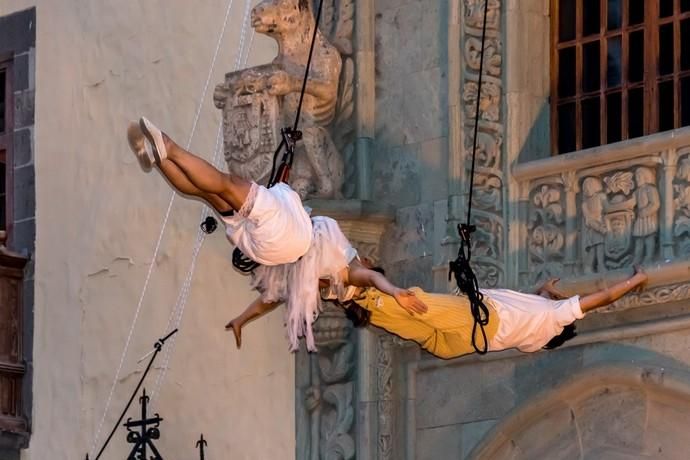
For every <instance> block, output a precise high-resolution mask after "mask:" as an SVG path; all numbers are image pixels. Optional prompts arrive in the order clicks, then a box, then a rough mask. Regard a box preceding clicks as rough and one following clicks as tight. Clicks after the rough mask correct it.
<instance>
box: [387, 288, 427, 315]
mask: <svg viewBox="0 0 690 460" xmlns="http://www.w3.org/2000/svg"><path fill="white" fill-rule="evenodd" d="M393 297H395V301H396V302H398V305H400V306H401V307H402V308H403V309H404V310H405V311H406V312H408V313H409V314H411V315H414V314H415V313H419V314H422V313H426V312H427V311H428V310H429V307H427V306H426V304H425V303H424V302H422V301H421V300H419V298H417V296H416V295H415V293H414V291H412V290H410V289H398V290H397V291H395V293H394V294H393Z"/></svg>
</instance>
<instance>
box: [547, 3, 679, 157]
mask: <svg viewBox="0 0 690 460" xmlns="http://www.w3.org/2000/svg"><path fill="white" fill-rule="evenodd" d="M660 5H661V0H645V12H644V20H643V22H642V23H640V24H636V25H633V26H630V25H628V21H629V8H628V1H626V0H622V1H621V6H622V12H621V19H622V22H621V26H620V28H618V29H615V30H608V24H607V21H608V1H607V0H599V32H598V33H597V34H592V35H588V36H586V37H583V31H582V15H583V0H576V3H575V10H576V14H575V38H574V39H572V40H568V41H564V42H562V43H561V42H559V19H560V18H559V8H560V0H551V46H550V50H551V98H550V106H551V149H552V152H553V153H554V154H559V153H560V152H559V144H558V142H559V139H558V107H559V106H560V105H561V104H563V103H569V102H574V103H575V126H574V127H573V129H574V130H575V150H573V151H578V150H581V149H582V148H583V145H582V141H583V135H582V101H583V100H584V99H586V98H589V97H595V96H596V95H598V96H599V111H600V112H599V113H600V117H599V136H600V138H599V145H606V144H608V143H610V142H608V141H607V140H608V132H607V131H608V125H607V122H608V117H607V110H608V106H607V102H606V98H607V96H608V95H609V94H613V93H620V94H621V117H622V120H621V128H620V129H621V136H620V137H621V140H627V139H630V137H629V136H630V131H629V128H630V127H629V124H628V100H629V99H628V98H629V95H628V94H629V91H630V90H632V89H636V88H643V97H644V101H643V110H644V114H643V134H642V135H643V136H646V135H649V134H653V133H656V132H659V101H658V98H659V94H658V85H659V84H660V83H662V82H665V81H673V82H674V91H673V97H674V107H673V109H674V110H673V127H674V129H675V128H679V127H680V126H681V107H680V103H681V94H680V91H681V89H680V80H681V79H682V78H688V77H690V69H687V70H681V68H680V67H681V28H680V23H681V21H683V20H686V19H690V11H687V12H684V13H682V12H681V0H674V5H673V14H672V15H671V16H668V17H665V18H661V17H660ZM668 23H674V35H673V42H674V55H673V72H672V73H671V74H668V75H664V76H661V75H660V71H659V57H660V53H659V49H660V40H659V27H660V26H662V25H664V24H668ZM639 30H644V44H643V46H644V52H645V56H644V63H643V67H644V69H643V79H642V82H632V83H631V82H629V74H628V67H629V62H628V60H629V59H628V58H629V56H628V49H629V37H630V34H631V33H633V32H635V31H639ZM616 36H620V37H621V83H620V85H619V86H616V87H614V88H611V89H609V88H608V86H607V84H608V82H607V67H608V60H607V59H608V48H607V46H608V39H609V38H611V37H616ZM594 42H598V43H599V44H600V46H599V50H600V53H599V87H598V88H597V89H596V90H595V91H591V92H587V93H585V92H583V89H582V82H583V46H584V45H586V44H588V43H594ZM573 46H574V47H575V60H576V63H575V71H576V75H575V94H574V95H573V96H570V97H566V98H559V97H558V83H559V60H558V58H559V51H560V50H561V49H564V48H570V47H573ZM688 46H690V45H688ZM564 153H568V152H564Z"/></svg>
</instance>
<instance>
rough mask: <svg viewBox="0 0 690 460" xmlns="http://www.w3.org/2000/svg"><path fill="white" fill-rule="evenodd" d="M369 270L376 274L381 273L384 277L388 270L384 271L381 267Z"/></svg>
mask: <svg viewBox="0 0 690 460" xmlns="http://www.w3.org/2000/svg"><path fill="white" fill-rule="evenodd" d="M369 270H372V271H375V272H379V273H381V274H382V275H385V274H386V270H384V269H383V268H381V267H371V268H370V269H369Z"/></svg>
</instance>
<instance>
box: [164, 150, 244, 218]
mask: <svg viewBox="0 0 690 460" xmlns="http://www.w3.org/2000/svg"><path fill="white" fill-rule="evenodd" d="M159 168H160V171H161V173H163V175H164V176H165V178H166V179H168V182H170V184H171V185H172V186H173V187H175V189H177V191H179V192H180V193H182V194H185V195H191V196H195V197H197V198H201V199H202V200H204V201H205V202H206V203H208V204H209V205H210V206H211V207H212V208H213V209H215V210H216V211H217V212H218V213H221V214H223V213H227V212H230V211H231V210H232V206H231V205H230V203H228V202H227V201H225V200H224V199H223V198H221V197H220V195H216V194H215V193H206V192H204V191H203V190H201V189H200V188H198V187H197V186H195V185H194V184H192V182H191V181H190V180H189V178H188V177H187V175H186V174H185V173H184V171H182V170H181V169H180V168H179V166H177V165H176V164H175V163H173V162H172V161H163V162H161V164H160V166H159Z"/></svg>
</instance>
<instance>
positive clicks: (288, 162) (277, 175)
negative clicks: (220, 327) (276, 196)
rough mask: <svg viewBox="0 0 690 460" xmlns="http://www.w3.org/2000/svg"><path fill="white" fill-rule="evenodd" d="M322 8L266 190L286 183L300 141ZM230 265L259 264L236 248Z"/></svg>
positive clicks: (246, 270) (242, 267) (247, 267)
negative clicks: (294, 106) (292, 115)
mask: <svg viewBox="0 0 690 460" xmlns="http://www.w3.org/2000/svg"><path fill="white" fill-rule="evenodd" d="M322 7H323V0H320V1H319V8H318V11H317V12H316V19H315V23H314V33H313V34H312V37H311V45H310V47H309V57H308V58H307V65H306V68H305V70H304V78H303V79H302V90H301V91H300V95H299V103H298V104H297V113H296V114H295V122H294V123H293V125H292V127H286V128H283V129H281V130H280V137H281V141H280V144H278V148H276V150H275V152H274V153H273V165H272V167H271V175H270V176H269V179H268V184H267V185H266V188H271V187H273V186H274V185H276V184H278V183H280V182H286V183H287V181H288V179H289V177H290V169H291V168H292V162H293V161H294V159H295V146H296V144H297V142H298V141H299V140H300V139H302V131H300V130H299V129H298V127H299V119H300V116H301V115H302V103H303V102H304V94H305V92H306V89H307V82H308V80H309V69H310V68H311V60H312V57H313V54H314V44H315V43H316V34H317V33H318V31H319V22H320V20H321V9H322ZM283 148H284V149H285V151H284V152H283V156H282V158H281V160H280V164H278V155H279V154H280V152H281V151H282V150H283ZM232 265H233V266H234V267H235V268H236V269H237V270H239V271H241V272H242V273H251V272H252V271H254V269H255V268H256V267H258V266H259V264H258V263H257V262H256V261H254V260H252V259H250V258H249V257H247V256H246V255H244V253H243V252H242V250H241V249H240V248H238V247H236V248H235V249H234V250H233V251H232Z"/></svg>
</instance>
